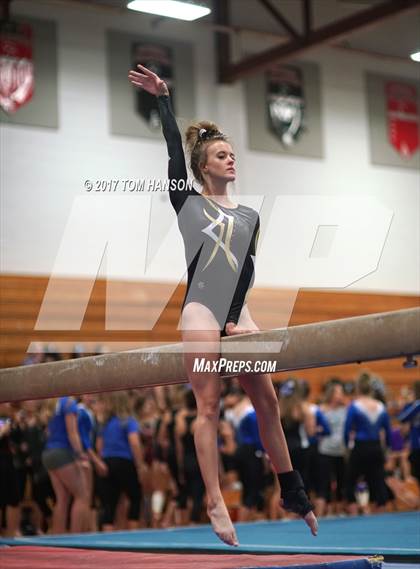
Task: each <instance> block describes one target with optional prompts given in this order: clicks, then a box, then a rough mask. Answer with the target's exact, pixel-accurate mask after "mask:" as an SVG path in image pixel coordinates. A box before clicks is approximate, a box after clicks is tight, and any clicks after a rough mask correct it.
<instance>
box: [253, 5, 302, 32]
mask: <svg viewBox="0 0 420 569" xmlns="http://www.w3.org/2000/svg"><path fill="white" fill-rule="evenodd" d="M259 2H260V4H262V5H263V6H264V8H265V9H266V10H267V11H268V12H270V14H271V15H272V16H273V18H274V19H275V20H276V21H277V22H278V23H279V24H280V25H281V26H283V28H284V29H285V30H286V31H287V32H288V33H289V34H290V35H291V36H292V37H293V38H295V39H297V38H300V37H301V36H300V34H299V33H298V32H297V31H296V30H295V28H294V27H293V26H292V25H291V24H290V23H289V22H288V21H287V20H286V18H285V17H284V16H283V15H282V14H281V13H280V12H279V11H278V10H277V8H275V7H274V6H273V5H272V4H271V3H270V1H269V0H259Z"/></svg>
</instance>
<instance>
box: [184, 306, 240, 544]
mask: <svg viewBox="0 0 420 569" xmlns="http://www.w3.org/2000/svg"><path fill="white" fill-rule="evenodd" d="M181 326H182V339H183V342H184V352H185V356H184V358H185V367H186V370H187V374H188V379H189V380H190V382H191V385H192V389H193V392H194V395H195V398H196V401H197V419H196V422H195V427H194V442H195V448H196V451H197V457H198V462H199V465H200V470H201V475H202V477H203V480H204V484H205V486H206V492H207V513H208V516H209V518H210V521H211V523H212V526H213V529H214V531H215V533H216V534H217V536H218V537H219V538H220V539H221V540H222V541H224V542H225V543H227V544H228V545H238V540H237V537H236V533H235V529H234V527H233V525H232V522H231V520H230V517H229V514H228V511H227V508H226V505H225V503H224V500H223V496H222V493H221V490H220V483H219V451H218V447H217V428H218V421H219V407H220V386H221V379H220V375H219V373H218V372H194V370H193V366H194V360H195V358H205V361H206V362H207V361H209V362H213V361H218V360H219V357H220V327H219V325H218V323H217V321H216V319H215V318H214V316H213V314H212V312H211V311H210V310H209V309H208V308H207V307H205V306H204V305H202V304H200V303H197V302H190V303H188V304H187V305H186V306H185V308H184V310H183V312H182V325H181ZM191 342H196V343H200V342H205V343H206V349H208V350H209V351H205V349H204V350H201V349H200V348H199V347H198V346H197V345H196V346H195V347H194V351H195V353H193V352H189V351H188V349H189V346H191V344H190V343H191ZM197 349H198V350H199V351H196V350H197Z"/></svg>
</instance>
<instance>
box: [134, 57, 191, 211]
mask: <svg viewBox="0 0 420 569" xmlns="http://www.w3.org/2000/svg"><path fill="white" fill-rule="evenodd" d="M137 67H138V69H139V71H134V70H131V71H130V72H129V74H128V78H129V80H130V81H131V83H132V84H133V85H134V86H136V87H141V88H142V89H144V90H145V91H147V92H148V93H151V94H152V95H155V96H156V97H157V98H158V105H159V113H160V119H161V122H162V130H163V135H164V137H165V140H166V144H167V147H168V154H169V164H168V177H169V179H170V180H171V181H172V180H175V181H176V183H175V184H171V188H174V191H172V190H171V191H170V192H169V196H170V199H171V202H172V205H173V206H174V208H175V210H176V212H177V213H178V212H179V210H180V209H181V207H182V205H183V203H184V201H185V198H186V197H187V195H188V193H189V192H188V191H182V190H183V189H184V188H185V184H183V185H182V186H181V188H182V189H181V190H179V187H180V186H179V184H178V183H179V181H180V180H183V181H184V182H185V183H186V182H187V179H188V174H187V168H186V166H185V156H184V150H183V148H182V138H181V134H180V132H179V129H178V125H177V123H176V120H175V116H174V114H173V112H172V108H171V103H170V98H169V90H168V87H167V85H166V83H165V82H164V81H163V80H162V79H161V78H160V77H159V76H158V75H156V73H153V72H152V71H150V70H149V69H147V67H144V66H143V65H137ZM177 188H178V189H177Z"/></svg>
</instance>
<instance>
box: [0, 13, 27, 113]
mask: <svg viewBox="0 0 420 569" xmlns="http://www.w3.org/2000/svg"><path fill="white" fill-rule="evenodd" d="M33 92H34V66H33V62H32V30H31V28H30V27H29V26H28V25H26V24H14V23H12V22H7V23H5V24H3V27H2V28H0V106H1V107H2V109H4V110H5V111H6V112H7V113H14V112H16V111H17V110H18V109H19V108H20V107H22V106H23V105H25V104H26V103H27V102H28V101H30V100H31V98H32V95H33Z"/></svg>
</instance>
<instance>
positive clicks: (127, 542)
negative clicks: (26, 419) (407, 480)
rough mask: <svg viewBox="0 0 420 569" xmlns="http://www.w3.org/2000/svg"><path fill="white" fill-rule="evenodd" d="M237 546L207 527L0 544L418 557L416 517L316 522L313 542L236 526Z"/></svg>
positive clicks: (262, 525)
mask: <svg viewBox="0 0 420 569" xmlns="http://www.w3.org/2000/svg"><path fill="white" fill-rule="evenodd" d="M236 529H237V533H238V538H239V542H240V546H239V547H238V548H229V547H228V546H227V545H224V544H223V543H222V542H220V541H219V540H218V539H217V537H216V536H215V535H214V534H213V532H212V530H211V527H210V526H208V525H205V526H194V527H188V528H173V529H167V530H140V531H123V532H112V533H84V534H66V535H61V536H43V537H26V538H19V539H2V540H0V545H1V544H2V543H3V544H10V545H44V546H52V547H60V546H61V547H76V548H84V549H107V550H125V551H165V552H171V551H172V552H173V551H185V552H186V551H191V552H197V551H198V550H199V551H201V552H221V553H227V552H230V553H235V552H237V553H318V554H322V553H326V554H328V553H329V554H349V555H384V556H397V557H401V558H402V557H411V558H412V557H415V556H417V555H419V556H420V514H419V513H418V512H408V513H396V514H381V515H375V516H361V517H354V518H353V517H351V518H350V517H348V518H331V519H321V520H320V524H319V533H318V536H317V537H312V536H311V534H310V532H309V530H308V528H307V526H306V525H305V524H304V523H303V522H302V521H300V520H293V521H285V522H283V521H279V522H258V523H246V524H245V523H242V524H236Z"/></svg>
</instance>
